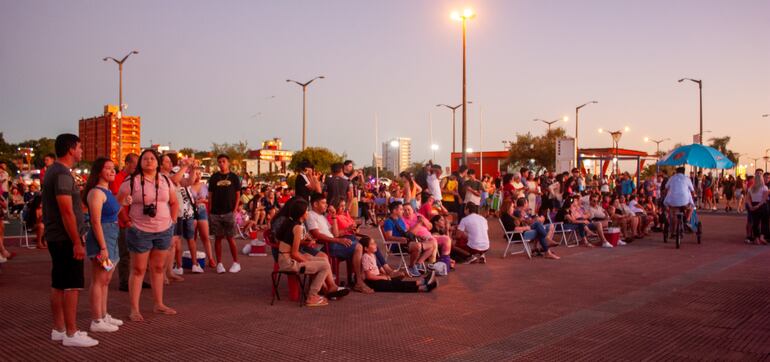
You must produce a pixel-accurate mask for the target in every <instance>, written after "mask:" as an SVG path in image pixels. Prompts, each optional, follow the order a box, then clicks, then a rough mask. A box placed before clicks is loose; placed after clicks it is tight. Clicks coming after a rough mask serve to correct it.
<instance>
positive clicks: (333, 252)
mask: <svg viewBox="0 0 770 362" xmlns="http://www.w3.org/2000/svg"><path fill="white" fill-rule="evenodd" d="M343 238H346V239H348V240H350V246H345V245H342V244H340V243H329V244H328V245H329V250H326V253H328V254H329V255H330V256H332V257H335V258H340V259H350V258H352V257H353V253H355V251H356V245H358V239H357V238H356V237H355V236H352V235H348V236H343Z"/></svg>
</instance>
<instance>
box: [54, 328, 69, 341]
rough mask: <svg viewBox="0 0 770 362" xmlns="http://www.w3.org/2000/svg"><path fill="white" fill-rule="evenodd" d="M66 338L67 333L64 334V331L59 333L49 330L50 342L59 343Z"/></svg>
mask: <svg viewBox="0 0 770 362" xmlns="http://www.w3.org/2000/svg"><path fill="white" fill-rule="evenodd" d="M66 336H67V332H65V331H61V332H59V331H57V330H55V329H52V330H51V340H52V341H61V340H63V339H64V337H66Z"/></svg>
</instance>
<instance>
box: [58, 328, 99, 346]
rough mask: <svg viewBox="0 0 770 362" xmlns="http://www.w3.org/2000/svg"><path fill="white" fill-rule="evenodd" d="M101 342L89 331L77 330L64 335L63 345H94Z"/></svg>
mask: <svg viewBox="0 0 770 362" xmlns="http://www.w3.org/2000/svg"><path fill="white" fill-rule="evenodd" d="M97 344H99V341H97V340H95V339H93V338H91V337H89V336H88V333H86V332H81V331H77V332H75V334H73V335H72V337H70V336H64V339H63V340H62V345H64V346H66V347H93V346H95V345H97Z"/></svg>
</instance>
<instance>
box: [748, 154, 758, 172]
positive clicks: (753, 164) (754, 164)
mask: <svg viewBox="0 0 770 362" xmlns="http://www.w3.org/2000/svg"><path fill="white" fill-rule="evenodd" d="M759 159H760V157H757V158H754V157H749V160H754V162H753V163H752V164H751V166H753V167H754V170H756V169H757V168H758V167H759V165H757V162H758V161H759Z"/></svg>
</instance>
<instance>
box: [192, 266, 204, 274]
mask: <svg viewBox="0 0 770 362" xmlns="http://www.w3.org/2000/svg"><path fill="white" fill-rule="evenodd" d="M192 272H193V273H203V268H201V266H200V265H198V264H195V265H193V266H192Z"/></svg>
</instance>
